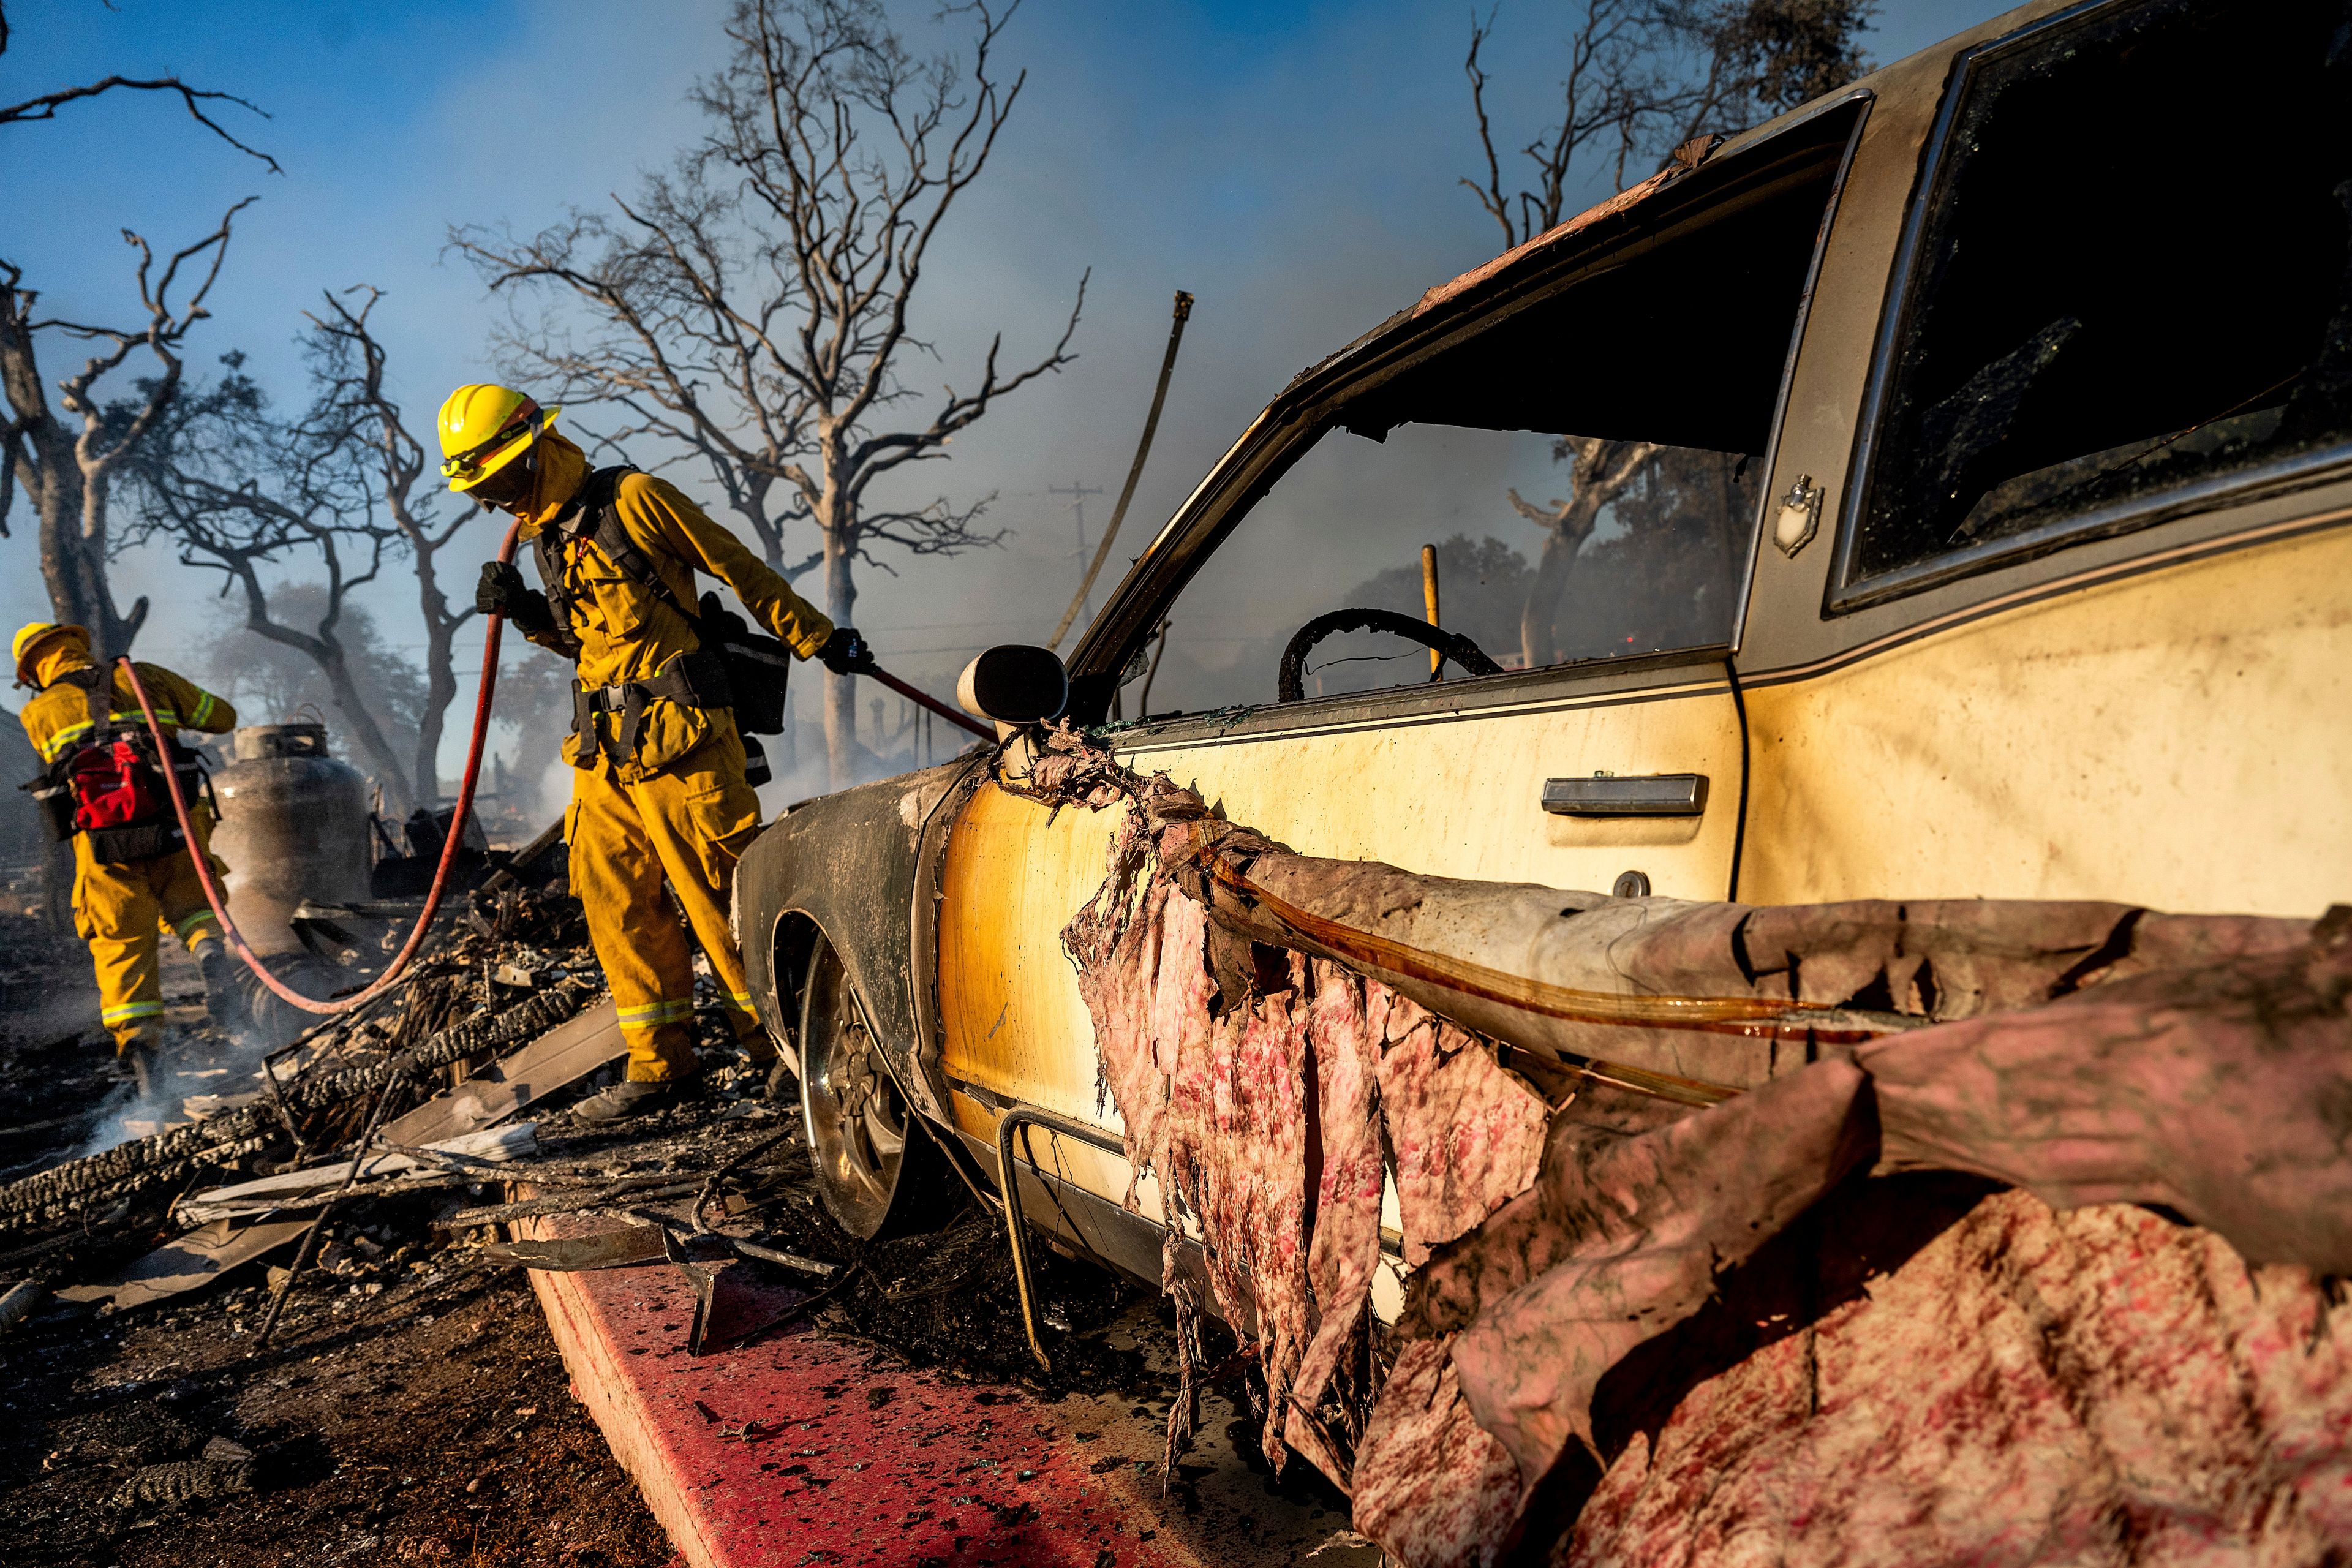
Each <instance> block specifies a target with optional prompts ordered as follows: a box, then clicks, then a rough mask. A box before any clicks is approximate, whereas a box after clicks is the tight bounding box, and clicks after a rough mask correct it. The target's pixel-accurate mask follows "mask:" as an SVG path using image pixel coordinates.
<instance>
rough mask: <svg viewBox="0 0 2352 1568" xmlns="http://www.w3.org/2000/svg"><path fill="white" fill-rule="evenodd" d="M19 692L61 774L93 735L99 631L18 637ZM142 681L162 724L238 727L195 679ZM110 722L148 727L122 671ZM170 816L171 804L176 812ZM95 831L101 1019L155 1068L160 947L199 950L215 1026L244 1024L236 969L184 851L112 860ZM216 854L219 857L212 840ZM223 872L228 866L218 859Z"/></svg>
mask: <svg viewBox="0 0 2352 1568" xmlns="http://www.w3.org/2000/svg"><path fill="white" fill-rule="evenodd" d="M14 653H15V655H16V684H17V685H19V686H29V687H32V688H34V689H35V693H36V694H35V695H34V696H33V697H32V699H31V700H28V701H26V704H25V707H24V710H23V712H22V713H21V714H20V715H19V717H20V718H21V719H22V720H23V721H24V725H25V732H26V735H28V736H30V737H31V739H32V742H33V749H34V750H35V751H37V752H39V753H40V757H41V761H42V762H44V763H49V764H51V765H52V766H53V767H54V766H55V765H56V764H57V763H58V762H59V761H60V760H61V759H63V758H65V757H66V756H68V754H69V753H71V752H75V751H76V750H78V749H79V748H80V747H82V746H83V745H85V744H87V743H88V742H89V741H90V740H91V739H92V737H93V725H92V723H91V715H90V707H91V694H92V692H93V691H94V690H95V689H96V683H97V681H98V680H99V679H101V678H100V674H99V671H98V670H97V668H96V667H95V666H94V665H93V664H92V662H91V659H90V648H89V632H88V631H87V630H85V629H84V628H82V627H80V626H57V625H51V624H49V623H47V622H41V621H36V622H34V623H33V624H32V625H30V626H26V627H25V628H24V629H23V630H22V631H19V632H18V633H17V634H16V644H15V647H14ZM138 668H139V679H141V681H142V682H143V683H144V684H145V686H146V688H147V695H148V697H149V698H150V699H151V700H153V702H154V704H155V717H156V718H157V720H159V721H161V722H162V724H163V728H164V730H165V731H166V732H167V733H168V732H170V731H173V729H175V728H176V729H184V730H200V731H205V733H207V734H215V735H216V734H220V733H222V732H223V731H226V730H228V729H229V728H231V727H232V726H233V725H235V724H236V710H235V709H234V708H231V707H230V706H229V705H228V704H227V703H226V702H225V701H223V700H221V699H219V698H217V697H215V696H214V695H213V694H212V693H210V692H208V691H205V690H204V689H202V688H200V687H198V686H197V685H196V684H195V683H194V682H193V681H191V680H189V679H186V678H185V677H184V676H181V675H178V674H175V673H173V671H171V670H168V669H164V668H162V667H160V666H157V665H152V664H147V663H144V662H142V663H141V664H140V665H139V667H138ZM109 717H110V720H111V721H113V722H115V723H117V724H121V725H124V726H133V725H136V726H142V727H143V725H144V722H145V719H144V715H143V714H142V712H141V710H140V707H139V699H138V697H137V696H136V695H135V694H134V693H133V692H132V691H131V683H130V682H129V681H128V680H126V679H124V678H123V676H122V674H121V671H119V670H117V671H113V672H112V696H111V706H110V710H109ZM166 809H168V808H166ZM192 814H193V815H194V818H195V823H196V834H197V837H199V839H204V840H207V841H208V840H209V838H210V837H211V832H212V826H213V825H212V820H211V813H210V812H209V810H207V809H206V808H205V806H204V805H202V804H201V803H199V804H196V805H194V807H193V811H192ZM92 845H93V840H92V837H91V836H90V835H89V834H88V833H76V834H75V835H74V886H73V909H74V929H75V931H77V932H78V933H79V935H80V937H81V939H82V940H83V941H84V942H88V943H89V954H90V961H91V963H92V964H93V965H94V966H95V967H96V969H97V971H98V996H99V1009H100V1020H101V1021H102V1022H103V1023H104V1024H105V1026H106V1030H107V1033H109V1034H110V1035H112V1036H113V1037H114V1048H115V1053H116V1054H117V1055H118V1056H122V1055H128V1056H131V1057H132V1058H134V1060H138V1061H139V1063H140V1066H141V1067H142V1070H143V1069H144V1068H145V1066H146V1065H147V1064H146V1063H145V1061H144V1059H143V1058H144V1053H145V1051H146V1050H147V1049H148V1048H150V1047H152V1046H153V1045H154V1043H155V1042H156V1040H157V1039H158V1038H160V1037H161V1036H162V1033H163V973H162V963H161V956H160V953H159V952H158V950H157V945H156V944H157V940H158V937H159V935H160V933H161V932H163V931H169V932H170V933H171V934H172V935H173V936H175V937H177V938H179V940H180V941H181V942H184V943H186V944H187V948H188V951H189V952H190V953H192V954H194V957H195V959H196V962H197V963H198V964H199V965H200V966H201V967H202V968H203V970H204V975H205V995H206V1000H207V1003H208V1005H209V1006H210V1009H211V1012H212V1016H213V1018H214V1021H215V1022H216V1023H222V1024H226V1023H228V1022H229V1021H231V1019H232V1018H233V1017H234V1016H236V1005H237V1000H238V991H237V986H236V978H235V964H234V961H233V960H232V959H231V958H230V957H229V954H228V950H227V948H226V946H225V945H224V944H223V942H222V941H221V931H220V922H219V921H217V920H215V918H214V917H213V911H212V907H211V906H210V905H209V904H207V903H206V902H205V889H204V884H203V883H202V882H200V881H199V880H197V878H196V868H195V863H194V861H193V860H191V859H190V858H188V852H187V849H186V847H184V846H180V847H173V849H172V850H170V851H169V852H168V853H165V854H160V855H153V856H147V857H142V858H137V859H131V860H122V861H112V860H107V859H101V858H99V855H98V854H97V853H96V852H94V851H93V847H92ZM204 847H205V848H206V849H207V850H208V849H209V843H208V842H207V843H206V844H205V846H204ZM213 868H214V870H215V873H216V874H217V873H226V871H227V869H228V868H227V867H226V866H225V865H223V864H222V863H221V861H220V859H219V858H217V857H215V858H214V860H213Z"/></svg>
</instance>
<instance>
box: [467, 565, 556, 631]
mask: <svg viewBox="0 0 2352 1568" xmlns="http://www.w3.org/2000/svg"><path fill="white" fill-rule="evenodd" d="M474 608H476V609H478V610H479V611H481V612H482V614H484V615H486V616H505V617H506V618H507V619H508V620H509V622H511V623H512V624H513V626H514V629H515V630H517V631H519V632H520V633H522V634H523V635H524V636H525V637H529V636H530V635H531V634H533V633H538V634H540V635H541V636H544V635H546V634H547V633H549V632H552V631H553V630H554V629H555V612H554V611H553V610H551V609H550V608H548V605H547V595H544V594H542V593H541V592H540V591H539V590H538V589H536V588H531V587H528V586H526V585H525V584H524V583H523V580H522V571H521V569H520V567H518V566H516V565H515V564H514V563H512V562H510V561H485V562H483V563H482V581H481V583H480V584H478V586H477V587H476V588H475V589H474Z"/></svg>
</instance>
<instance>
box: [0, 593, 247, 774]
mask: <svg viewBox="0 0 2352 1568" xmlns="http://www.w3.org/2000/svg"><path fill="white" fill-rule="evenodd" d="M50 640H51V641H52V643H53V644H54V645H55V646H53V647H49V648H47V649H45V650H44V651H43V652H42V654H41V657H40V658H38V659H37V660H35V661H34V665H33V672H32V673H33V679H34V681H35V682H36V683H37V684H38V685H39V686H40V688H41V689H40V690H39V691H38V692H37V693H36V694H35V695H34V697H33V699H32V700H31V701H29V702H26V704H25V707H24V710H23V711H22V712H21V713H19V714H18V715H17V717H18V718H19V719H21V720H22V721H24V725H25V733H26V735H28V736H30V737H31V738H32V742H33V749H34V750H35V751H37V752H40V753H41V761H43V762H44V763H54V762H56V761H57V760H58V758H59V757H60V756H62V755H64V754H65V752H67V751H68V749H70V748H71V747H73V746H75V745H76V744H78V743H79V742H83V741H87V740H89V735H90V724H89V698H88V697H87V696H86V695H85V694H84V692H83V690H82V689H81V688H80V687H79V686H76V685H74V684H72V683H71V682H69V681H60V679H59V678H60V677H62V676H66V675H70V674H71V673H73V672H74V671H75V670H78V669H88V668H89V637H88V635H87V634H85V633H84V632H83V631H82V630H81V628H80V627H79V626H72V627H68V628H67V630H66V632H65V633H64V635H62V636H59V637H53V638H51V639H50ZM138 668H139V679H140V683H141V684H142V685H143V686H145V687H146V688H147V696H148V698H149V699H150V700H152V701H153V703H154V704H155V718H156V721H158V722H159V723H161V724H162V725H163V732H164V733H165V734H169V733H171V732H172V731H173V730H174V729H180V730H201V731H205V733H206V734H211V735H217V734H220V733H222V732H223V731H226V730H229V729H232V728H234V727H235V726H236V709H234V708H232V707H230V706H229V705H228V704H227V703H226V701H224V700H221V699H220V698H217V697H215V696H214V695H213V694H212V693H211V692H209V691H206V690H205V689H204V688H203V687H201V686H198V685H197V684H196V683H195V682H194V681H193V680H190V679H188V678H187V677H185V676H184V675H179V674H176V673H174V672H173V671H172V670H168V669H165V668H163V666H162V665H160V664H149V663H147V662H146V661H144V660H143V659H142V660H141V661H140V662H139V667H138ZM109 711H110V717H111V718H112V719H113V720H114V721H115V722H116V723H118V724H135V725H138V726H140V727H141V728H142V729H143V728H145V725H146V716H145V715H144V714H143V713H142V712H141V711H140V709H139V699H138V698H137V697H136V696H135V695H133V694H132V692H131V682H130V681H129V680H127V679H124V678H123V674H122V672H121V670H120V669H117V670H116V671H115V672H114V705H113V707H112V708H111V709H110V710H109Z"/></svg>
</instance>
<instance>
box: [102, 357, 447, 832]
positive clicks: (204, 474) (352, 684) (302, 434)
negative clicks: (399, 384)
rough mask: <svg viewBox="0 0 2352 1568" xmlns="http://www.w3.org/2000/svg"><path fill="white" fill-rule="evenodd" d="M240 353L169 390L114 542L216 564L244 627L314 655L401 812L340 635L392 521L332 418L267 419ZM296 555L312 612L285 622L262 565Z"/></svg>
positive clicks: (403, 801) (402, 776) (379, 563)
mask: <svg viewBox="0 0 2352 1568" xmlns="http://www.w3.org/2000/svg"><path fill="white" fill-rule="evenodd" d="M241 361H242V356H240V355H237V354H229V355H227V356H225V358H224V360H223V362H222V363H223V364H224V365H225V366H226V374H224V375H222V376H221V377H220V379H219V380H218V381H216V382H215V383H214V384H211V385H209V386H206V387H205V388H203V389H202V390H200V391H198V392H196V393H194V394H192V395H187V396H184V397H183V398H182V399H181V400H180V401H179V402H178V403H177V404H176V405H174V406H173V408H172V409H171V411H170V412H169V414H168V416H166V417H165V418H164V419H163V420H162V421H161V422H160V423H159V424H158V425H157V426H156V427H155V429H154V430H153V432H152V434H151V435H150V437H149V438H148V439H147V441H146V442H145V443H143V444H142V447H140V449H139V451H138V452H137V454H136V456H135V458H134V460H133V463H132V466H131V468H130V469H129V470H128V475H127V477H128V478H129V479H131V484H132V488H131V500H132V501H133V506H134V511H133V518H134V521H133V522H132V525H131V528H130V529H129V530H128V531H126V532H125V535H124V543H125V545H126V546H129V545H136V544H143V543H149V542H163V543H168V544H169V545H171V546H172V547H173V549H175V550H176V552H178V555H179V559H180V563H181V564H182V565H184V566H190V567H194V568H197V569H199V570H204V571H211V572H217V573H219V574H220V575H221V579H222V581H221V592H222V593H223V594H224V595H227V594H230V593H238V594H241V595H243V598H244V601H245V625H246V629H247V630H248V631H250V632H252V633H254V634H255V635H256V636H257V637H267V638H268V639H269V640H270V641H271V642H274V643H278V644H280V645H282V646H284V647H290V648H294V649H297V650H299V652H301V653H303V654H305V655H307V656H308V657H309V658H310V659H311V660H312V661H313V662H315V663H316V664H317V665H318V667H319V668H320V672H321V673H323V674H324V675H325V677H326V679H327V684H328V689H329V690H331V692H332V693H333V694H334V700H335V706H336V707H337V708H338V709H340V710H341V712H342V715H343V719H344V721H345V722H346V723H348V724H349V725H350V726H351V731H352V735H353V736H355V737H356V738H357V740H358V742H359V748H360V750H361V751H362V752H363V753H365V755H366V757H367V759H368V762H369V763H370V764H371V765H372V766H373V769H374V771H375V773H376V774H377V777H378V779H379V780H380V782H381V783H382V784H383V791H384V795H385V799H386V803H387V805H389V806H390V807H391V808H392V810H393V811H394V813H395V814H405V813H406V812H407V811H408V810H409V809H410V808H411V807H412V806H413V805H415V804H417V802H416V800H415V790H413V789H412V788H411V786H410V780H409V772H408V763H407V761H406V759H404V758H403V757H402V756H401V754H400V752H399V749H398V748H397V747H396V746H395V745H394V743H393V742H392V739H391V737H390V736H389V735H388V734H387V733H386V732H385V730H384V727H383V724H382V723H381V722H379V721H378V716H377V714H376V713H375V711H374V710H373V707H372V706H371V704H370V703H369V702H368V701H367V700H366V697H365V694H364V693H363V692H362V689H361V688H360V683H359V680H358V679H357V676H356V673H355V671H354V669H353V667H352V657H351V650H350V649H349V648H348V647H346V646H345V644H344V642H343V640H342V638H341V635H340V630H341V624H342V620H343V614H344V609H345V606H346V605H348V604H349V602H350V600H351V597H352V595H353V594H354V593H356V592H357V591H358V590H360V589H361V588H363V587H365V586H366V585H367V584H370V583H373V582H374V581H375V580H376V579H377V577H378V576H380V575H381V574H382V573H383V563H384V557H385V554H386V553H387V552H390V551H394V550H396V549H398V548H399V547H400V545H401V544H402V542H404V541H403V536H402V533H401V531H400V529H399V528H398V527H397V526H395V525H394V524H393V523H392V522H390V521H386V520H385V519H384V518H383V516H382V515H381V514H380V513H379V510H378V508H379V506H380V505H381V504H382V498H381V497H380V495H379V494H378V493H377V492H376V491H375V490H374V489H373V488H372V486H371V485H370V484H369V482H368V481H369V479H370V477H371V476H370V475H369V474H368V472H367V470H366V469H365V468H364V467H363V466H362V465H360V464H355V463H353V462H352V460H351V445H352V444H351V442H350V440H349V439H348V438H347V437H343V436H342V434H341V430H340V429H339V427H337V426H331V425H330V426H325V427H323V428H316V427H312V426H310V421H308V420H305V421H302V422H300V423H297V424H290V425H289V424H287V423H284V422H281V421H279V420H278V419H277V418H275V417H274V416H272V415H271V413H270V409H269V404H268V397H267V395H265V394H264V393H263V392H262V390H261V388H260V386H259V385H258V384H257V383H255V382H254V380H253V379H252V378H251V377H250V376H248V375H247V374H245V373H244V371H243V369H242V368H241ZM310 555H315V557H316V560H317V565H318V568H319V570H320V572H322V573H323V574H324V576H325V582H324V584H323V586H322V587H320V589H318V590H317V591H316V592H315V593H314V594H309V595H303V597H305V598H306V599H307V600H308V602H309V605H310V608H311V609H312V610H313V611H314V613H313V614H311V615H307V616H304V617H303V620H304V622H305V623H306V624H302V625H296V624H291V623H289V622H288V621H285V620H281V619H280V618H278V615H277V614H276V613H275V612H274V609H273V606H272V605H271V591H270V586H269V584H265V583H264V582H263V581H262V573H263V571H264V569H265V568H266V569H268V570H270V571H271V572H273V573H277V572H282V571H284V570H286V569H287V568H288V567H289V564H290V563H292V562H293V561H294V560H295V559H297V558H299V557H304V556H310Z"/></svg>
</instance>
